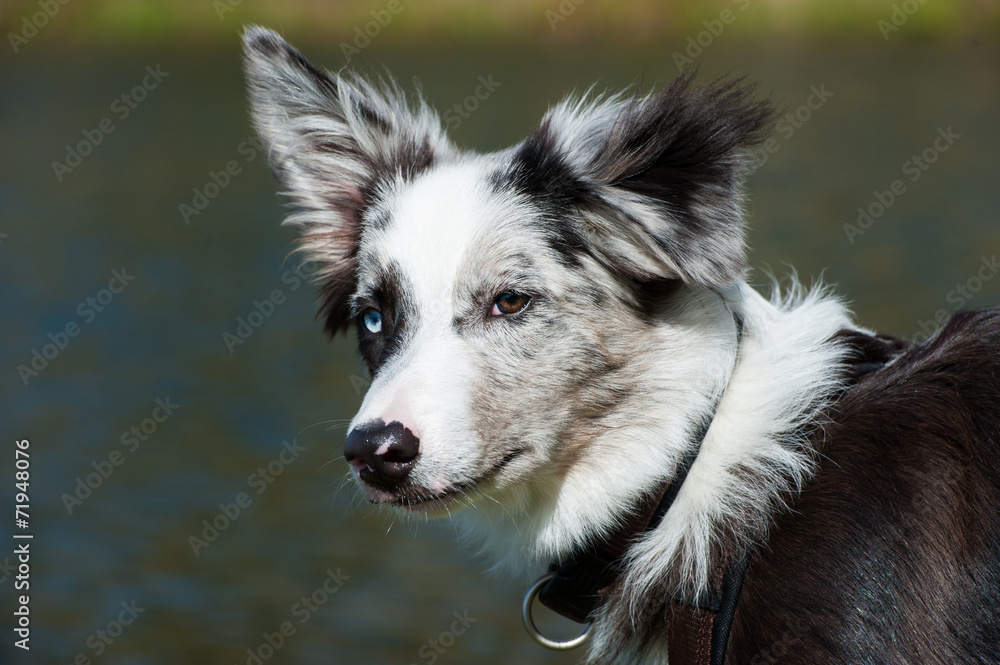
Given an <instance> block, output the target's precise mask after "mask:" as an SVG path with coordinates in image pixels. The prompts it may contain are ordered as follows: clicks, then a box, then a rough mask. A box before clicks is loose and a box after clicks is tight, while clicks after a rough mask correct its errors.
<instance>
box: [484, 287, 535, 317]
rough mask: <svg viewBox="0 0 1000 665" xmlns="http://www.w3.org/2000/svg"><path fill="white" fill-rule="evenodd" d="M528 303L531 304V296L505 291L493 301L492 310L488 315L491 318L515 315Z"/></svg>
mask: <svg viewBox="0 0 1000 665" xmlns="http://www.w3.org/2000/svg"><path fill="white" fill-rule="evenodd" d="M529 302H531V296H528V295H525V294H523V293H514V292H513V291H506V292H504V293H501V294H500V295H499V296H497V299H496V300H494V301H493V309H491V310H490V314H492V315H493V316H504V315H505V314H517V313H518V312H520V311H521V310H522V309H524V308H525V307H527V306H528V303H529Z"/></svg>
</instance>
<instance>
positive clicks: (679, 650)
mask: <svg viewBox="0 0 1000 665" xmlns="http://www.w3.org/2000/svg"><path fill="white" fill-rule="evenodd" d="M671 605H672V607H671V608H670V623H669V624H668V627H667V654H668V656H669V658H670V665H695V664H698V665H704V664H707V663H710V662H711V658H712V632H713V630H714V627H715V612H712V611H711V610H701V609H698V608H697V607H694V606H693V605H685V604H682V603H678V602H677V601H673V603H671Z"/></svg>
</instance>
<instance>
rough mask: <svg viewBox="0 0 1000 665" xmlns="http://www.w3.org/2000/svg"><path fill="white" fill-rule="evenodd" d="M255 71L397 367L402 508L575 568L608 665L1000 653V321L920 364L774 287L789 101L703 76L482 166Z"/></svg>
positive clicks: (276, 59)
mask: <svg viewBox="0 0 1000 665" xmlns="http://www.w3.org/2000/svg"><path fill="white" fill-rule="evenodd" d="M245 51H246V72H247V78H248V82H249V90H250V102H251V107H252V115H253V121H254V124H255V126H256V128H257V130H258V132H259V133H260V136H261V139H262V140H263V142H264V143H265V144H266V146H267V148H268V152H269V156H270V161H271V165H272V167H273V169H274V171H275V173H276V175H277V178H278V179H279V181H280V182H281V185H282V187H283V189H284V192H285V193H286V194H287V195H288V196H289V197H290V199H291V202H292V203H293V204H294V211H293V212H292V213H291V214H290V215H289V217H288V219H287V223H289V224H293V225H295V226H297V227H298V228H299V229H300V230H301V232H302V239H301V243H302V244H301V247H302V249H303V250H304V251H305V252H306V253H307V254H308V256H309V257H310V258H311V259H313V260H315V261H318V262H319V264H320V265H321V266H322V268H321V269H320V271H319V272H318V273H317V274H318V279H319V286H320V293H321V306H320V307H321V309H320V311H321V316H322V319H323V321H324V322H325V325H326V330H327V331H328V332H329V333H330V334H334V333H337V332H340V331H345V330H354V331H355V332H356V334H357V337H358V346H359V349H360V353H361V355H362V357H363V358H364V359H365V361H366V362H367V364H368V367H369V368H370V370H371V375H372V383H371V387H370V389H369V391H368V393H367V395H366V396H365V398H364V401H363V403H362V405H361V408H360V410H359V411H358V413H357V415H356V416H355V417H354V419H353V421H352V422H351V426H350V429H349V432H348V436H347V443H346V446H345V456H346V458H347V461H348V462H349V463H350V467H351V470H352V473H353V476H354V477H355V479H356V480H357V482H358V484H359V486H360V488H361V490H362V491H363V492H364V494H365V496H366V497H367V499H368V500H369V501H370V502H372V503H374V504H379V505H382V506H391V507H393V508H394V509H395V510H396V511H398V512H399V513H400V514H410V513H417V514H420V515H421V516H423V515H431V516H450V517H451V518H452V519H454V520H455V521H456V522H457V525H458V528H459V530H460V533H461V534H462V539H463V540H465V541H468V542H472V543H476V544H478V545H479V546H481V547H482V550H483V551H484V553H485V554H486V555H487V556H488V557H489V558H490V559H491V561H492V562H493V564H494V567H495V568H496V569H499V570H501V571H506V572H514V573H520V574H526V575H538V574H541V573H543V572H545V570H546V568H547V566H548V565H549V563H550V562H552V561H555V562H559V564H560V565H561V567H560V568H559V570H558V571H557V574H556V575H557V577H556V581H558V579H560V578H565V579H568V580H570V581H569V582H567V588H566V589H563V590H561V591H560V590H559V589H549V591H550V593H549V595H550V596H551V598H550V600H549V601H548V602H549V603H550V604H552V605H553V606H555V607H558V606H560V602H561V600H560V599H562V601H565V602H562V605H563V606H565V607H566V608H568V609H566V611H565V612H564V613H565V614H567V615H568V616H574V615H576V618H578V619H580V620H582V621H589V622H591V623H592V626H591V638H592V639H591V640H590V647H589V655H588V658H589V662H601V663H604V662H620V663H640V662H644V663H645V662H649V663H663V662H666V659H667V652H668V651H669V652H670V661H671V663H672V664H674V665H676V664H677V663H682V662H708V659H709V658H711V659H712V662H718V663H721V662H723V659H724V660H725V662H728V663H730V664H738V663H753V664H756V663H764V662H771V663H773V662H778V661H779V660H780V662H781V663H782V664H783V665H792V664H795V663H801V664H804V665H805V664H808V665H817V664H819V663H837V664H841V663H871V664H873V665H874V664H883V663H911V664H915V663H941V664H942V665H944V664H947V665H955V664H957V663H1000V616H998V613H1000V610H998V608H1000V510H998V506H1000V312H998V311H996V310H992V311H982V312H978V313H960V314H957V315H956V316H955V317H954V318H953V319H952V320H951V321H950V322H949V323H948V324H947V325H945V326H944V327H943V328H942V329H941V330H940V331H939V332H938V333H937V334H936V335H934V336H933V337H932V338H931V339H929V340H927V341H926V342H925V343H922V344H909V343H907V342H904V341H901V340H894V339H891V338H887V337H884V336H879V335H875V334H874V333H872V332H869V331H867V330H865V329H863V328H860V327H858V326H857V325H856V324H855V323H854V322H853V321H852V319H851V316H850V314H849V313H848V311H847V310H846V308H845V306H844V305H843V304H842V302H841V301H839V300H838V299H837V298H836V297H834V296H833V295H831V294H830V293H829V292H828V291H827V290H824V289H819V288H814V289H812V290H807V289H803V288H801V287H799V286H795V285H793V286H792V288H791V289H790V291H791V292H790V293H789V294H786V295H776V296H773V297H771V298H770V299H768V298H765V297H762V296H761V295H759V294H758V293H757V292H756V291H754V290H753V289H752V288H750V287H749V286H748V285H747V284H746V282H745V281H744V278H745V276H746V274H747V270H748V268H747V263H746V258H745V253H746V245H745V240H744V225H745V224H744V216H743V212H742V209H741V196H742V179H743V177H744V175H745V172H746V156H747V153H748V152H749V151H750V150H752V149H753V148H754V147H755V146H757V145H759V143H760V141H761V140H762V139H763V138H766V132H767V130H768V128H769V127H771V126H772V124H773V119H774V115H773V111H772V108H771V106H770V105H769V104H768V103H767V102H763V101H759V100H755V98H754V96H753V93H752V91H751V90H749V89H748V88H747V87H745V86H743V85H742V84H741V83H740V82H739V81H731V80H718V81H715V82H710V83H707V84H701V85H698V84H695V83H694V82H693V81H692V78H691V77H690V76H686V75H685V76H681V77H679V78H678V79H676V80H675V81H674V82H673V83H672V84H670V85H669V86H668V87H667V88H665V89H664V90H662V91H661V92H657V93H655V94H649V95H646V96H642V95H612V96H598V97H596V98H594V97H590V98H572V99H569V100H567V101H564V102H562V103H561V104H559V105H557V106H555V107H554V108H552V109H551V110H549V111H548V113H546V115H545V116H544V117H543V118H542V120H541V123H540V124H539V125H538V127H537V128H536V129H535V130H534V131H533V132H532V133H531V135H530V136H528V138H526V139H525V140H524V141H522V142H521V143H519V144H517V145H515V146H513V147H511V148H509V149H506V150H502V151H499V152H494V153H489V154H478V153H473V152H468V151H462V150H459V149H458V148H456V147H455V146H454V145H453V144H452V143H451V142H450V141H449V139H448V137H447V136H445V134H444V132H443V130H442V127H441V122H440V120H439V118H438V116H437V115H436V114H435V113H434V112H433V111H432V110H431V109H430V108H428V106H427V105H426V104H425V103H424V102H423V101H420V100H417V101H416V102H408V101H407V100H406V97H405V96H404V95H403V94H402V93H401V91H400V90H399V89H397V88H396V87H395V85H394V84H391V83H380V84H377V85H374V84H371V83H367V82H365V81H364V80H361V79H359V78H357V77H355V76H352V75H350V74H348V73H340V74H330V73H327V72H324V71H322V70H320V69H318V68H316V67H314V66H313V65H312V64H310V63H309V62H308V61H306V59H305V58H303V57H302V55H300V54H299V52H298V51H296V50H295V49H294V48H292V47H291V46H289V45H288V44H287V43H286V42H285V41H284V40H283V39H282V38H281V37H280V36H278V35H277V34H275V33H274V32H271V31H269V30H265V29H262V28H257V27H251V28H249V29H248V30H247V32H246V34H245ZM595 557H596V558H595ZM592 560H597V561H599V564H598V565H594V564H593V562H592ZM567 562H570V563H572V564H573V565H572V566H567V565H565V564H566V563H567ZM569 568H573V570H569ZM577 569H580V570H584V571H585V572H586V571H589V573H588V575H589V577H588V579H587V580H582V581H581V580H580V579H576V580H575V581H574V579H573V577H574V575H576V576H577V577H580V575H578V574H577V573H576V572H574V571H576V570H577ZM591 573H592V574H591ZM588 575H584V577H587V576H588ZM590 578H593V579H590ZM550 586H551V585H550ZM543 598H544V594H543ZM567 599H568V600H567ZM574 607H575V608H576V609H575V610H574V609H573V608H574ZM706 617H707V619H706ZM712 617H714V619H715V622H716V624H718V625H722V626H724V630H721V631H720V630H718V626H716V627H715V628H713V624H712V621H711V619H712ZM689 651H690V653H691V654H694V656H691V657H690V659H689V656H688V655H687V654H688V652H689Z"/></svg>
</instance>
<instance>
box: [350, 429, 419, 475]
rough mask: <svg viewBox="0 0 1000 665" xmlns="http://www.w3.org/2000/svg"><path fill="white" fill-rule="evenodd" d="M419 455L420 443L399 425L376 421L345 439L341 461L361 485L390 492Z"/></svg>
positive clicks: (406, 473) (408, 473)
mask: <svg viewBox="0 0 1000 665" xmlns="http://www.w3.org/2000/svg"><path fill="white" fill-rule="evenodd" d="M419 454H420V439H418V438H417V437H416V436H414V434H413V432H411V431H410V430H409V429H407V428H406V427H404V426H403V424H402V423H400V422H395V421H394V422H391V423H389V424H388V425H385V424H383V423H382V421H377V422H375V423H373V424H371V425H369V426H367V427H359V428H357V429H354V430H352V431H351V433H350V434H348V435H347V443H346V444H345V445H344V457H345V458H346V459H347V461H348V463H350V465H351V468H353V469H354V470H355V472H357V474H358V477H359V478H360V479H361V480H363V481H364V482H366V483H368V484H370V485H374V486H376V487H381V488H383V489H387V490H392V489H394V488H396V487H398V486H399V485H400V484H401V483H402V482H403V481H404V480H406V478H407V476H409V475H410V470H411V469H412V468H413V467H414V465H415V464H416V461H417V456H418V455H419Z"/></svg>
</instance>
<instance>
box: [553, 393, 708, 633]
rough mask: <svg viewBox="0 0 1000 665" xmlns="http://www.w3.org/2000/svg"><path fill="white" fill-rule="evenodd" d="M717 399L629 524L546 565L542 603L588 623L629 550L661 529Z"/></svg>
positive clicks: (689, 468) (569, 617)
mask: <svg viewBox="0 0 1000 665" xmlns="http://www.w3.org/2000/svg"><path fill="white" fill-rule="evenodd" d="M721 399H722V397H721V395H720V396H719V398H717V399H716V401H715V404H714V405H713V408H712V411H711V413H710V414H709V415H708V416H707V417H706V418H705V419H704V420H703V421H702V422H701V423H700V424H699V426H698V429H697V430H696V431H695V434H694V436H693V437H691V438H692V441H693V442H694V443H693V444H692V445H691V446H690V447H689V449H688V451H687V453H685V455H684V458H683V459H682V460H681V462H680V464H679V465H678V467H677V472H676V473H675V474H674V477H673V479H672V480H670V482H668V483H663V484H661V485H660V486H659V488H658V489H657V490H656V491H655V492H653V493H652V494H651V495H648V496H646V497H644V498H643V499H642V501H640V503H639V505H638V506H637V507H636V509H635V510H634V511H633V513H632V515H630V516H629V519H628V521H627V522H626V523H625V524H623V525H621V526H620V527H618V528H617V529H615V530H614V531H613V532H611V533H610V534H609V535H608V536H606V537H604V538H602V539H600V540H599V541H597V542H595V543H592V544H590V545H589V546H586V547H584V548H582V549H581V550H579V551H578V552H576V553H574V554H573V555H572V556H571V557H570V558H569V559H567V560H565V561H563V562H556V563H552V564H551V565H550V566H549V571H550V572H552V573H554V575H553V577H552V579H551V580H549V582H548V583H547V584H546V585H545V586H543V587H542V588H541V590H540V591H539V594H538V598H539V600H541V601H542V604H543V605H545V606H546V607H548V608H549V609H551V610H553V611H554V612H557V613H559V614H561V615H563V616H564V617H566V618H568V619H572V620H573V621H576V622H578V623H586V622H587V621H589V620H590V619H589V617H590V616H591V614H592V613H593V612H594V610H595V609H597V606H598V605H599V604H600V602H601V600H602V596H603V592H604V591H605V590H606V589H607V588H608V587H610V586H611V585H612V584H613V583H614V582H615V580H616V579H617V578H618V576H619V575H620V574H621V572H622V568H623V566H622V564H623V559H624V556H625V553H626V551H627V550H628V548H629V547H630V546H631V545H632V544H633V543H635V541H636V540H637V539H638V538H639V537H640V536H642V535H643V534H644V533H647V532H649V531H652V530H653V529H655V528H656V527H657V526H659V524H660V522H661V521H662V520H663V516H664V515H666V514H667V511H668V510H669V509H670V506H671V505H672V504H673V502H674V500H675V499H676V498H677V494H678V493H679V492H680V491H681V485H683V484H684V480H685V479H686V478H687V475H688V472H689V471H690V470H691V466H692V465H693V464H694V460H695V458H697V457H698V453H699V452H700V451H701V444H702V442H703V441H704V440H705V435H706V434H707V433H708V428H709V426H710V425H711V424H712V420H713V419H714V417H715V412H716V411H717V410H718V408H719V402H720V401H721Z"/></svg>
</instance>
